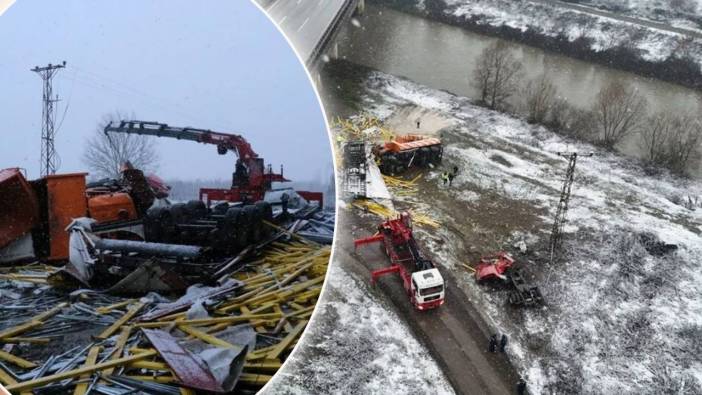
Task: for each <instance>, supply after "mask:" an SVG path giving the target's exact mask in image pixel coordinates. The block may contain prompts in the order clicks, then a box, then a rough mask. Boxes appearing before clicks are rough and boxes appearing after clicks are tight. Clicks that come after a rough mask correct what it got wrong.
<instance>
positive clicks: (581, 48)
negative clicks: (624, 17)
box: [372, 0, 702, 90]
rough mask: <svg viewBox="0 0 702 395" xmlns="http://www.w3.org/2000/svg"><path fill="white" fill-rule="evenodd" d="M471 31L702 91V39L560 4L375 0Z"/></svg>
mask: <svg viewBox="0 0 702 395" xmlns="http://www.w3.org/2000/svg"><path fill="white" fill-rule="evenodd" d="M372 3H375V4H380V5H385V6H388V7H391V8H394V9H397V10H400V11H402V12H407V13H411V14H414V15H418V16H421V17H424V18H430V19H432V20H436V21H440V22H442V23H446V24H450V25H453V26H458V27H461V28H463V29H467V30H469V31H472V32H475V33H479V34H484V35H489V36H493V37H499V38H503V39H508V40H510V41H514V42H517V43H521V44H525V45H529V46H532V47H536V48H539V49H543V50H547V51H551V52H554V53H558V54H562V55H566V56H570V57H573V58H576V59H580V60H585V61H588V62H594V63H598V64H602V65H606V66H608V67H613V68H617V69H620V70H624V71H628V72H633V73H636V74H638V75H641V76H644V77H650V78H657V79H660V80H663V81H667V82H672V83H676V84H679V85H681V86H685V87H688V88H692V89H696V90H702V68H701V67H702V41H701V40H695V39H686V38H685V37H683V36H682V35H679V34H674V33H670V32H663V31H660V30H656V29H651V28H647V27H642V26H635V25H633V24H631V23H626V22H620V21H615V20H611V19H608V18H604V17H599V16H593V15H588V14H585V13H581V12H577V11H574V10H564V9H559V7H557V6H555V5H549V4H537V3H531V2H526V1H511V0H498V1H496V2H493V3H490V4H485V3H484V2H473V1H472V0H450V1H446V0H437V1H431V2H427V1H421V0H372Z"/></svg>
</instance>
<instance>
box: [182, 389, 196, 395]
mask: <svg viewBox="0 0 702 395" xmlns="http://www.w3.org/2000/svg"><path fill="white" fill-rule="evenodd" d="M180 395H195V391H194V390H192V389H190V388H187V387H180Z"/></svg>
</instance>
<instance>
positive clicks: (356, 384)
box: [262, 254, 454, 394]
mask: <svg viewBox="0 0 702 395" xmlns="http://www.w3.org/2000/svg"><path fill="white" fill-rule="evenodd" d="M335 258H337V259H338V254H335ZM324 286H325V288H324V292H323V293H322V295H321V297H320V301H319V304H318V305H317V308H316V310H315V313H314V315H313V317H312V321H311V322H310V324H309V326H308V327H307V330H306V331H305V333H304V334H303V337H302V339H301V340H300V343H299V344H298V345H297V347H296V348H295V350H294V351H293V353H292V355H291V356H290V357H289V358H288V359H287V360H286V362H285V365H284V366H283V368H282V369H281V370H279V371H278V373H277V374H276V375H275V376H274V377H273V379H272V380H271V381H270V383H269V384H268V385H267V386H266V387H265V389H264V391H263V392H262V394H310V393H313V394H388V393H395V394H453V393H454V392H453V389H452V388H451V385H450V384H449V382H448V380H447V379H446V377H445V376H444V374H443V373H442V372H441V369H440V368H439V366H438V365H437V364H436V361H435V360H434V359H432V358H431V356H430V355H429V352H428V350H427V349H426V348H425V347H424V346H423V345H421V344H420V343H419V342H418V341H417V340H416V339H415V338H414V336H413V335H412V333H411V332H410V330H409V328H408V327H407V326H406V325H405V324H404V323H403V321H402V319H401V318H400V317H399V316H398V315H397V314H396V313H395V312H394V311H393V308H392V307H391V306H390V305H388V304H387V303H386V302H384V301H381V300H379V299H377V298H376V296H375V293H373V291H371V290H370V289H369V288H368V281H366V280H365V279H358V278H356V275H354V274H352V273H349V272H347V271H346V270H345V269H344V264H343V263H342V262H339V261H336V262H333V263H332V264H330V266H329V273H328V274H327V280H326V283H325V285H324Z"/></svg>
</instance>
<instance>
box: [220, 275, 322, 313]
mask: <svg viewBox="0 0 702 395" xmlns="http://www.w3.org/2000/svg"><path fill="white" fill-rule="evenodd" d="M323 281H324V276H319V277H317V278H314V279H311V280H307V281H304V282H301V283H297V284H294V285H291V286H290V287H288V288H284V289H275V290H271V291H268V292H266V293H263V294H260V295H258V296H255V297H253V298H250V299H249V300H247V301H245V302H241V303H237V304H233V305H230V306H227V307H226V308H222V309H219V310H218V311H220V310H221V311H224V312H226V311H228V310H231V309H234V308H239V307H241V306H242V305H249V306H251V305H255V304H256V303H262V302H268V301H270V300H284V299H286V298H288V297H290V296H291V295H294V294H296V293H298V292H300V291H302V290H304V289H307V288H309V287H310V286H312V285H315V284H318V283H321V282H323Z"/></svg>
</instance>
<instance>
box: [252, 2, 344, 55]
mask: <svg viewBox="0 0 702 395" xmlns="http://www.w3.org/2000/svg"><path fill="white" fill-rule="evenodd" d="M257 1H258V2H259V4H261V6H262V7H263V8H264V9H265V10H266V12H267V13H268V15H270V17H271V18H272V19H273V20H274V21H275V22H276V23H277V24H278V26H280V28H281V29H282V30H283V32H284V33H285V34H286V35H287V36H288V38H290V41H291V42H292V44H293V46H295V50H296V51H297V52H298V54H300V57H301V58H302V60H303V61H304V62H305V63H306V64H308V65H310V64H312V63H313V62H315V61H316V60H317V59H316V58H317V57H318V56H319V55H320V53H321V51H322V49H323V47H324V46H325V45H326V44H327V41H329V38H330V37H331V34H332V32H333V31H334V30H335V29H336V27H337V25H338V24H339V23H340V22H341V19H342V18H343V17H344V16H345V14H348V10H349V9H350V7H353V6H354V5H355V4H356V2H357V0H257Z"/></svg>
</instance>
